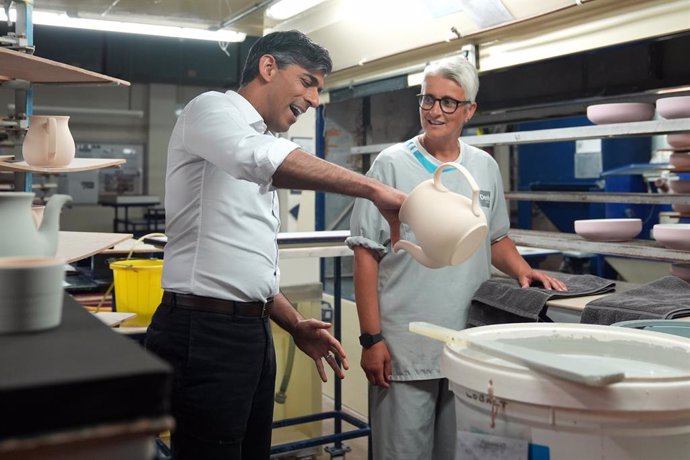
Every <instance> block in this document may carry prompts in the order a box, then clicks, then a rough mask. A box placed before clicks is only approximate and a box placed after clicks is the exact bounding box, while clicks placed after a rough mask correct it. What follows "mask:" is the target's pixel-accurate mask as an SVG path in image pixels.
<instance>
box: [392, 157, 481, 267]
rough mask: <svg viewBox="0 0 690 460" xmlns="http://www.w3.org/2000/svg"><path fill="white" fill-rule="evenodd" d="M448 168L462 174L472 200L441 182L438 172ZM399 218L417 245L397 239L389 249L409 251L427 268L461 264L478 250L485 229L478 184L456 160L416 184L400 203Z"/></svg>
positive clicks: (444, 164)
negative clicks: (468, 185) (467, 184)
mask: <svg viewBox="0 0 690 460" xmlns="http://www.w3.org/2000/svg"><path fill="white" fill-rule="evenodd" d="M449 167H450V168H455V169H457V170H458V171H460V173H462V175H463V176H465V179H467V182H468V183H469V184H470V187H471V189H472V199H469V198H467V197H465V196H462V195H460V194H458V193H455V192H451V191H450V190H448V189H447V188H446V187H445V186H444V185H443V183H442V182H441V174H442V173H443V171H444V170H445V169H446V168H449ZM399 217H400V221H401V222H402V223H405V224H407V225H409V226H410V228H411V229H412V231H413V232H414V234H415V236H416V238H417V242H418V243H419V245H417V244H414V243H412V242H411V241H407V240H400V241H398V242H397V243H396V244H395V246H393V249H394V250H395V251H396V252H398V251H399V250H401V249H402V250H404V251H407V252H409V253H410V255H411V256H412V257H414V258H415V259H416V260H417V261H418V262H419V263H421V264H422V265H424V266H426V267H429V268H441V267H446V266H448V265H458V264H461V263H462V262H464V261H465V260H467V259H468V258H469V257H470V256H472V254H474V253H475V251H476V250H477V249H479V247H480V246H481V244H482V242H483V241H484V240H485V238H486V235H487V233H488V231H489V229H488V226H487V224H486V217H485V216H484V213H483V212H482V210H481V207H480V205H479V187H478V186H477V183H476V182H475V180H474V178H473V177H472V175H471V174H470V173H469V171H468V170H467V169H466V168H465V167H464V166H461V165H459V164H457V163H443V164H442V165H440V166H439V167H438V169H436V172H435V173H434V178H433V179H429V180H427V181H424V182H422V183H421V184H419V185H417V187H415V188H414V190H412V192H410V194H409V195H408V196H407V199H406V200H405V201H404V202H403V205H402V207H401V208H400V214H399Z"/></svg>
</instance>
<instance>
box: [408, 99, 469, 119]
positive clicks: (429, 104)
mask: <svg viewBox="0 0 690 460" xmlns="http://www.w3.org/2000/svg"><path fill="white" fill-rule="evenodd" d="M417 99H418V100H419V107H420V108H421V109H422V110H431V109H432V108H433V107H434V104H436V101H438V105H439V107H441V111H442V112H443V113H446V114H449V115H450V114H451V113H455V111H456V110H458V107H460V106H461V105H465V104H471V103H472V101H458V100H457V99H453V98H452V97H434V96H431V95H430V94H417Z"/></svg>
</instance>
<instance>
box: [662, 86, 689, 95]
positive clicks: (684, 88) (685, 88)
mask: <svg viewBox="0 0 690 460" xmlns="http://www.w3.org/2000/svg"><path fill="white" fill-rule="evenodd" d="M685 91H690V86H680V87H678V88H665V89H660V90H659V91H657V92H656V93H657V94H669V93H682V92H685Z"/></svg>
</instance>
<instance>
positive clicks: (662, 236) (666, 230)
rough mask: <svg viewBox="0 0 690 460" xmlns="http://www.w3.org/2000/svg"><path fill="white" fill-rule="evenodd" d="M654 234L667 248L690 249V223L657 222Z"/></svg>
mask: <svg viewBox="0 0 690 460" xmlns="http://www.w3.org/2000/svg"><path fill="white" fill-rule="evenodd" d="M652 235H653V236H654V239H655V240H657V241H658V242H659V243H661V244H663V245H664V246H665V247H667V248H670V249H681V250H685V251H688V250H690V224H656V225H655V226H654V228H653V229H652Z"/></svg>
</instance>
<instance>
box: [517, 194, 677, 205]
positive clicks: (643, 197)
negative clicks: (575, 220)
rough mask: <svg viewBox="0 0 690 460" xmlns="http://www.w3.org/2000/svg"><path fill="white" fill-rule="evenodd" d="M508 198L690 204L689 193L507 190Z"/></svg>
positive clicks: (520, 199)
mask: <svg viewBox="0 0 690 460" xmlns="http://www.w3.org/2000/svg"><path fill="white" fill-rule="evenodd" d="M505 195H506V198H507V199H509V200H519V201H556V202H573V203H576V202H583V203H631V204H690V194H688V193H612V192H546V191H545V192H506V194H505Z"/></svg>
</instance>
